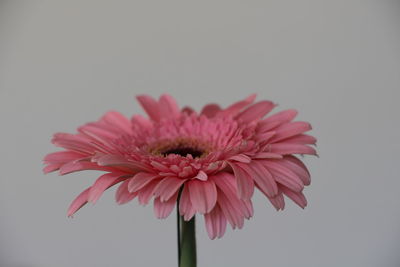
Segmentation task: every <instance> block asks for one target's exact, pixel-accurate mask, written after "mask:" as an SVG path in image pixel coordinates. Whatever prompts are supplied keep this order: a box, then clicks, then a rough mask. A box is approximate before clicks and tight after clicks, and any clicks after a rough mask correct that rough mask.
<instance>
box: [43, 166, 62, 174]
mask: <svg viewBox="0 0 400 267" xmlns="http://www.w3.org/2000/svg"><path fill="white" fill-rule="evenodd" d="M62 165H63V164H61V163H56V164H49V165H47V166H46V167H44V168H43V173H44V174H47V173H50V172H54V171H57V170H59V169H60V167H61V166H62Z"/></svg>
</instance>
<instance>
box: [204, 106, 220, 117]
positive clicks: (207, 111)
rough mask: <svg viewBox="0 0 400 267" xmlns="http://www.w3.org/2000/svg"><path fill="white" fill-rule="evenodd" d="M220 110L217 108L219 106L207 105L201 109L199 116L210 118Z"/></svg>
mask: <svg viewBox="0 0 400 267" xmlns="http://www.w3.org/2000/svg"><path fill="white" fill-rule="evenodd" d="M220 110H221V108H220V107H219V105H217V104H208V105H206V106H204V107H203V109H202V110H201V112H200V114H202V115H205V116H206V117H208V118H212V117H214V116H215V115H216V114H217V113H218V112H219V111H220Z"/></svg>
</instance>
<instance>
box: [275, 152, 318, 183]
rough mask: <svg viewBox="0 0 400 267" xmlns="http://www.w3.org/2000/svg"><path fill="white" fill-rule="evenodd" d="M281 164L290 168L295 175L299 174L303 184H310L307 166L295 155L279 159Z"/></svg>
mask: <svg viewBox="0 0 400 267" xmlns="http://www.w3.org/2000/svg"><path fill="white" fill-rule="evenodd" d="M281 164H282V165H283V166H285V167H286V168H288V169H290V170H291V171H292V172H294V173H295V174H296V175H297V176H299V177H300V179H301V180H302V181H303V183H304V185H310V183H311V176H310V173H309V172H308V170H307V167H306V166H305V165H304V163H303V162H301V160H299V159H298V158H296V157H295V156H285V158H284V160H282V161H281Z"/></svg>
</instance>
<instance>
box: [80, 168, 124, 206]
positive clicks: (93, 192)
mask: <svg viewBox="0 0 400 267" xmlns="http://www.w3.org/2000/svg"><path fill="white" fill-rule="evenodd" d="M122 175H124V173H106V174H103V175H102V176H100V177H99V178H98V179H97V180H96V182H95V183H94V184H93V185H92V187H91V188H90V192H89V196H88V201H89V202H92V203H93V204H94V203H96V201H97V200H98V199H99V198H100V197H101V195H102V194H103V192H104V191H105V190H106V189H107V188H109V187H111V186H113V185H115V184H117V183H119V182H122V181H123V180H125V179H126V178H121V176H122Z"/></svg>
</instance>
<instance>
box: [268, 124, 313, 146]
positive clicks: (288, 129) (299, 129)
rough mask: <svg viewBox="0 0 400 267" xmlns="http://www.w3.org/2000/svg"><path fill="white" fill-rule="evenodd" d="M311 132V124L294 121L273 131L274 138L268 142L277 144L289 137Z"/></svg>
mask: <svg viewBox="0 0 400 267" xmlns="http://www.w3.org/2000/svg"><path fill="white" fill-rule="evenodd" d="M309 130H311V124H309V123H308V122H303V121H295V122H291V123H287V124H285V125H282V126H281V127H279V128H278V129H275V132H276V134H275V136H274V137H273V138H272V139H271V140H270V141H271V142H272V143H276V142H279V141H281V140H284V139H286V138H289V137H293V136H296V135H299V134H302V133H304V132H307V131H309Z"/></svg>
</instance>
